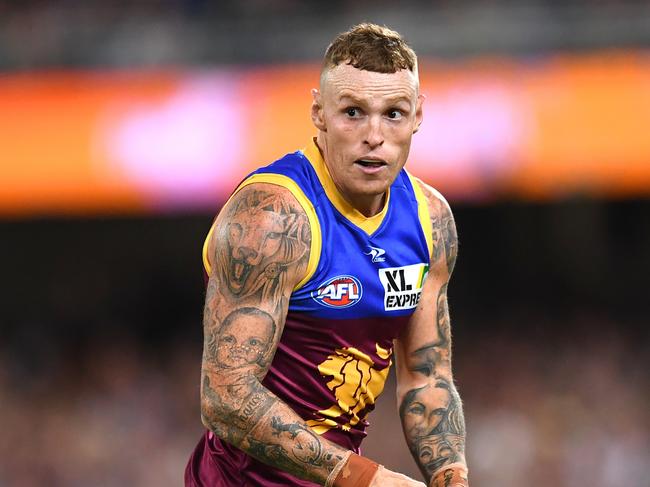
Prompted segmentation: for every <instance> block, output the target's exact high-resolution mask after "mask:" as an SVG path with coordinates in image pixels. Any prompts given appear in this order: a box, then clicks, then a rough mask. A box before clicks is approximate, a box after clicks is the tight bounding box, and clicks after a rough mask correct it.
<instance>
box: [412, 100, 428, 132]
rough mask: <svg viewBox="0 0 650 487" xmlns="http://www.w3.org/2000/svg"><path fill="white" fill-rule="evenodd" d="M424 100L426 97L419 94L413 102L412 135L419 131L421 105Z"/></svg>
mask: <svg viewBox="0 0 650 487" xmlns="http://www.w3.org/2000/svg"><path fill="white" fill-rule="evenodd" d="M426 98H427V97H426V96H424V95H421V94H420V95H418V99H417V101H416V102H415V128H414V129H413V133H416V132H417V131H418V130H420V125H421V124H422V104H423V103H424V100H426Z"/></svg>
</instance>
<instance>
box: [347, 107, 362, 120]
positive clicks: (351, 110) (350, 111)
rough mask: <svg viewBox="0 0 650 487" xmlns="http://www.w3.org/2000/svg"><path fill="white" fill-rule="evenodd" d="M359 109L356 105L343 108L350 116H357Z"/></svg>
mask: <svg viewBox="0 0 650 487" xmlns="http://www.w3.org/2000/svg"><path fill="white" fill-rule="evenodd" d="M359 111H360V110H359V109H358V108H357V107H349V108H346V109H345V113H346V114H347V116H348V117H350V118H355V117H358V116H359Z"/></svg>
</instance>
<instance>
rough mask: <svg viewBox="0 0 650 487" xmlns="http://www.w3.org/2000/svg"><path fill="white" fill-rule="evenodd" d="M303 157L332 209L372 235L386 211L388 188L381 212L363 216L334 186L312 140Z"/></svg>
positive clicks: (318, 150) (388, 195)
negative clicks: (319, 183)
mask: <svg viewBox="0 0 650 487" xmlns="http://www.w3.org/2000/svg"><path fill="white" fill-rule="evenodd" d="M303 153H304V154H305V157H306V158H307V159H308V160H309V162H310V163H311V165H312V166H313V167H314V170H315V171H316V174H317V175H318V179H319V180H320V182H321V184H322V185H323V188H324V189H325V194H326V195H327V198H328V199H329V200H330V201H331V202H332V204H333V205H334V207H335V208H336V209H337V210H338V211H339V212H340V213H341V214H342V215H343V216H344V217H345V218H347V219H348V220H350V221H351V222H352V223H353V224H355V225H356V226H357V227H359V228H360V229H361V230H363V231H364V232H366V233H367V234H368V235H372V234H373V233H374V232H375V231H377V229H378V228H379V226H380V225H381V222H383V221H384V217H385V216H386V212H387V211H388V203H389V201H390V188H389V189H388V192H387V194H386V201H385V203H384V207H383V208H382V210H381V211H380V212H379V213H377V214H376V215H373V216H371V217H367V216H365V215H364V214H363V213H361V212H360V211H359V210H357V209H356V208H355V207H354V206H352V205H351V204H350V203H348V202H347V200H346V199H345V198H344V197H343V195H342V194H341V193H340V192H339V190H338V188H337V187H336V184H334V181H333V180H332V176H331V175H330V172H329V170H328V169H327V165H326V164H325V160H324V159H323V156H322V155H321V153H320V149H319V148H318V146H317V145H316V141H315V140H314V139H312V141H311V143H310V144H309V145H308V146H307V147H306V148H305V149H304V150H303Z"/></svg>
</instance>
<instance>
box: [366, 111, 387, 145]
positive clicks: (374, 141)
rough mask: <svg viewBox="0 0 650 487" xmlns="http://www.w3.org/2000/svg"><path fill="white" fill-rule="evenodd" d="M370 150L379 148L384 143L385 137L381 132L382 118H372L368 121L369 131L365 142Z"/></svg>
mask: <svg viewBox="0 0 650 487" xmlns="http://www.w3.org/2000/svg"><path fill="white" fill-rule="evenodd" d="M364 142H365V143H366V144H367V145H368V146H369V147H370V149H374V148H375V147H379V146H381V145H382V144H383V143H384V135H383V133H382V130H381V117H370V118H369V120H368V131H367V132H366V140H365V141H364Z"/></svg>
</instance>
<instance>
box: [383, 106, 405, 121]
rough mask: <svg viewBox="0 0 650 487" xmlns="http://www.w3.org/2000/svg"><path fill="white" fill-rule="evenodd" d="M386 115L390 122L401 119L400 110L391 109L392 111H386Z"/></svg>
mask: <svg viewBox="0 0 650 487" xmlns="http://www.w3.org/2000/svg"><path fill="white" fill-rule="evenodd" d="M386 115H387V116H388V118H390V119H391V120H399V119H400V118H402V116H403V113H402V111H401V110H397V109H392V110H388V113H387V114H386Z"/></svg>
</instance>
